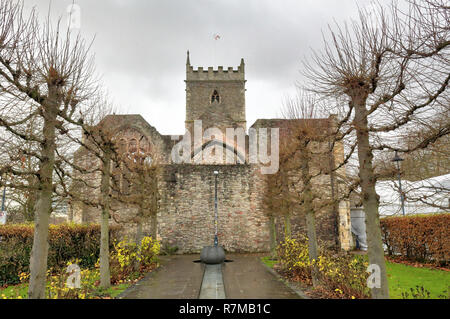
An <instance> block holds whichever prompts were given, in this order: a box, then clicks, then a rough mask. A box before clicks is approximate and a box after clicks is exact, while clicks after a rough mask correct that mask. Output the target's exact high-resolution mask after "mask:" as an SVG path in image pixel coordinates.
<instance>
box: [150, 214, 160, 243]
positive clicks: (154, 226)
mask: <svg viewBox="0 0 450 319" xmlns="http://www.w3.org/2000/svg"><path fill="white" fill-rule="evenodd" d="M151 220H152V236H153V240H157V239H158V238H157V237H158V216H157V215H156V212H153V213H152V215H151Z"/></svg>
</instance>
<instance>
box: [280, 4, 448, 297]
mask: <svg viewBox="0 0 450 319" xmlns="http://www.w3.org/2000/svg"><path fill="white" fill-rule="evenodd" d="M449 14H450V7H449V6H448V4H446V2H445V1H443V0H442V1H441V0H438V1H427V0H426V1H415V0H408V1H407V2H395V1H393V2H392V3H391V4H390V5H389V6H385V5H382V4H375V5H373V7H371V8H361V9H359V17H358V19H357V20H352V21H350V22H348V23H344V24H342V25H339V24H335V25H333V26H330V27H329V30H328V33H327V34H325V35H324V41H323V47H322V49H321V50H317V51H313V52H312V55H311V58H310V59H307V60H305V62H304V65H303V69H302V70H301V72H302V74H303V75H304V77H305V81H304V83H302V88H303V89H304V90H305V91H306V92H308V94H306V95H305V96H311V95H312V96H313V97H314V101H311V100H310V99H309V98H306V99H305V97H304V96H300V100H301V103H299V104H298V103H297V106H296V107H292V105H291V106H289V104H288V107H287V108H285V109H286V113H287V114H286V115H287V117H288V118H308V115H311V114H312V113H311V112H312V111H313V110H314V107H317V106H318V105H324V106H326V107H325V110H326V112H329V113H334V114H337V119H338V120H337V122H336V125H335V126H334V129H333V131H332V132H329V133H326V134H325V136H326V138H328V139H331V140H332V142H331V143H332V145H335V144H336V142H344V145H345V156H344V164H345V165H346V169H347V173H348V176H347V187H346V191H345V192H344V194H343V195H339V196H344V198H345V197H347V198H348V196H349V195H350V194H351V193H352V192H354V193H357V194H358V196H359V197H360V201H361V202H362V204H363V206H364V211H365V215H366V232H367V243H368V257H369V263H370V264H375V265H378V266H379V269H380V274H379V275H380V278H381V285H380V286H379V287H377V286H375V287H374V288H372V297H373V298H388V297H389V292H388V282H387V275H386V266H385V261H384V250H383V244H382V238H381V231H380V222H379V214H378V204H379V197H378V195H377V193H376V191H375V184H376V181H377V179H379V178H381V177H385V178H386V174H387V175H388V177H389V174H390V176H391V177H392V174H393V171H392V170H390V171H388V173H386V172H387V170H381V169H378V167H376V166H375V164H376V163H377V160H378V158H383V154H384V153H389V154H391V155H392V153H393V151H398V152H400V154H403V155H404V156H408V155H409V154H411V155H410V156H413V155H415V154H418V153H420V152H421V151H422V152H426V151H427V150H431V151H433V152H436V149H434V150H433V146H435V145H439V143H440V142H441V143H442V142H443V141H446V140H447V139H448V133H449V132H450V131H449V129H450V122H449V121H448V119H449V118H448V114H449V113H448V112H449V110H450V103H449V102H450V101H449V93H448V82H449V79H450V63H449V58H450V56H449V50H450V25H449V23H448V21H450V17H449ZM305 110H306V112H305ZM299 111H301V112H299ZM309 117H311V116H309ZM305 123H306V121H305ZM299 130H302V129H301V128H300V129H299ZM299 133H300V134H299V136H301V137H300V138H299V139H298V143H296V144H294V143H290V144H289V145H288V149H289V150H290V152H298V153H299V154H301V153H303V155H299V156H300V157H299V161H297V165H298V166H299V167H297V168H296V170H297V171H298V172H300V173H301V176H302V178H301V184H302V185H303V186H302V193H301V194H298V196H297V199H296V201H297V203H299V204H300V205H299V208H300V209H302V210H304V211H305V213H306V216H309V217H308V218H309V221H308V222H307V225H308V226H309V227H308V235H309V236H310V241H311V239H312V241H314V225H313V223H312V222H311V220H313V219H312V218H311V217H312V216H314V211H317V210H314V209H313V210H311V198H314V191H313V192H311V188H310V186H309V184H308V182H309V180H311V178H312V177H313V176H314V174H315V173H314V170H312V169H311V168H308V162H309V163H310V161H308V160H307V159H308V157H309V158H311V157H312V156H314V152H317V148H316V149H315V148H311V149H308V148H305V145H306V144H308V143H310V142H311V138H310V137H309V136H310V134H308V130H304V131H303V132H299ZM314 138H315V139H317V137H314ZM314 138H313V139H314ZM444 143H445V142H444ZM330 149H332V147H330ZM428 152H430V151H428ZM280 153H282V152H281V150H280ZM288 153H289V151H288ZM280 156H281V155H280ZM280 167H281V164H280ZM337 169H338V168H337V166H336V165H335V166H334V167H332V168H331V170H329V171H328V174H331V173H332V172H337ZM380 172H382V173H380ZM311 194H313V195H311ZM284 197H286V195H285V194H284ZM332 197H333V196H332ZM332 199H333V200H334V201H336V200H342V198H332ZM308 212H311V213H310V214H308ZM311 236H312V237H311ZM316 254H317V253H316V251H315V250H314V248H310V257H311V258H312V259H313V258H314V256H316Z"/></svg>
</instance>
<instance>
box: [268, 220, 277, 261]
mask: <svg viewBox="0 0 450 319" xmlns="http://www.w3.org/2000/svg"><path fill="white" fill-rule="evenodd" d="M269 235H270V257H271V258H272V259H276V258H277V229H276V226H275V217H274V216H273V215H270V217H269Z"/></svg>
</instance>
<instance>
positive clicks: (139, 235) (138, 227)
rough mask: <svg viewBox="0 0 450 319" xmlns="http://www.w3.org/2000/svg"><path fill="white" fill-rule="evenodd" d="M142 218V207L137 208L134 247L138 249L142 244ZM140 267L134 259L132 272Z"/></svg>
mask: <svg viewBox="0 0 450 319" xmlns="http://www.w3.org/2000/svg"><path fill="white" fill-rule="evenodd" d="M142 216H143V212H142V207H139V216H138V217H137V218H136V238H135V242H136V246H137V248H138V249H139V247H141V242H142ZM140 266H141V263H140V262H139V260H138V259H137V258H136V261H135V263H134V265H133V267H134V270H135V271H138V270H139V268H140Z"/></svg>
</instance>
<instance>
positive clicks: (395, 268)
mask: <svg viewBox="0 0 450 319" xmlns="http://www.w3.org/2000/svg"><path fill="white" fill-rule="evenodd" d="M386 268H387V274H388V281H389V295H390V297H391V298H393V299H399V298H402V292H405V291H406V292H409V294H410V295H411V292H410V291H409V289H411V288H412V289H416V286H419V287H424V288H425V289H426V290H427V291H428V292H429V293H430V298H443V296H448V295H449V291H448V289H449V286H450V272H449V271H444V270H435V269H429V268H418V267H413V266H408V265H403V264H397V263H392V262H386Z"/></svg>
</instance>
